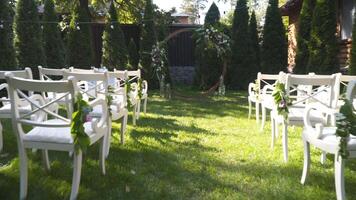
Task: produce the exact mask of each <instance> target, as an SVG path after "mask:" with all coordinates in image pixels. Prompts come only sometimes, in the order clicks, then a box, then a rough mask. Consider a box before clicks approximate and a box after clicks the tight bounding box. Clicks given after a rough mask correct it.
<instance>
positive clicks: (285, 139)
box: [282, 122, 288, 162]
mask: <svg viewBox="0 0 356 200" xmlns="http://www.w3.org/2000/svg"><path fill="white" fill-rule="evenodd" d="M282 137H283V138H282V140H283V158H284V162H288V125H287V123H286V122H283V135H282Z"/></svg>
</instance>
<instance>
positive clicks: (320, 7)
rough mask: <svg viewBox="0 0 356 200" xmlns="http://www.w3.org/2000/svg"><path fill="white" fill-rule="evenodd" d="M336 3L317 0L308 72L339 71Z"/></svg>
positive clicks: (327, 72)
mask: <svg viewBox="0 0 356 200" xmlns="http://www.w3.org/2000/svg"><path fill="white" fill-rule="evenodd" d="M336 7H337V6H336V1H329V0H317V2H316V5H315V9H314V15H313V20H312V28H311V33H310V34H311V35H310V43H309V52H310V55H309V62H308V67H309V71H310V72H315V73H317V74H330V73H334V72H337V71H339V67H338V60H337V53H338V44H337V38H336Z"/></svg>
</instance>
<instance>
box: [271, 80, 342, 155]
mask: <svg viewBox="0 0 356 200" xmlns="http://www.w3.org/2000/svg"><path fill="white" fill-rule="evenodd" d="M340 76H341V74H333V75H330V76H323V75H321V76H319V75H313V74H310V75H291V74H288V75H287V77H286V83H285V89H286V94H288V95H289V98H290V100H291V101H292V105H289V106H288V109H289V114H288V119H287V120H284V118H283V117H282V116H280V115H279V114H278V112H277V106H278V105H275V107H274V109H273V110H272V111H271V124H272V128H271V136H272V142H271V147H272V148H273V147H274V142H275V138H276V132H277V131H278V125H279V124H281V125H282V142H283V158H284V161H285V162H287V161H288V126H289V125H296V126H302V125H303V116H304V111H305V107H306V105H308V104H310V103H313V104H321V105H324V106H325V107H328V108H329V109H334V110H335V109H336V107H337V100H338V98H339V89H340ZM312 117H313V118H312V119H311V120H312V121H313V123H314V124H316V123H319V122H325V121H327V120H329V119H330V117H332V116H330V115H323V116H320V115H319V114H318V113H314V112H312ZM320 119H323V121H320Z"/></svg>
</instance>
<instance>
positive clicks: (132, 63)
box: [128, 38, 140, 70]
mask: <svg viewBox="0 0 356 200" xmlns="http://www.w3.org/2000/svg"><path fill="white" fill-rule="evenodd" d="M128 53H129V69H133V70H136V69H137V68H138V63H139V60H140V55H139V53H138V51H137V47H136V44H135V41H134V40H133V39H132V38H131V40H130V43H129V46H128Z"/></svg>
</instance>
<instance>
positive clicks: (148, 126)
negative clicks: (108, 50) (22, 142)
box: [0, 91, 356, 200]
mask: <svg viewBox="0 0 356 200" xmlns="http://www.w3.org/2000/svg"><path fill="white" fill-rule="evenodd" d="M184 92H185V93H186V94H187V93H188V94H187V95H190V96H192V97H189V98H184V97H179V98H178V97H177V98H175V99H173V100H171V101H167V100H163V99H160V98H158V97H157V96H154V97H152V98H151V99H150V101H149V104H148V114H147V115H146V116H144V115H141V118H140V120H139V122H138V125H137V126H136V127H133V126H132V125H131V121H130V120H129V124H130V125H129V126H128V130H127V134H126V138H127V140H126V144H125V145H120V144H119V141H118V140H116V139H114V140H113V145H112V148H111V150H110V155H109V158H108V160H107V162H106V164H107V165H106V169H107V175H106V176H102V175H101V173H100V168H99V165H98V155H99V150H98V149H99V146H98V145H96V146H93V147H92V148H90V150H89V152H88V153H87V154H86V155H85V157H84V163H83V169H82V179H81V184H80V191H79V199H323V200H325V199H335V197H336V196H335V192H334V191H335V190H334V176H333V174H334V173H333V157H330V156H329V157H328V161H327V164H326V165H325V166H322V165H321V164H320V163H319V156H320V152H319V151H316V150H315V149H313V148H312V165H311V174H310V176H309V178H308V180H307V185H306V186H302V185H301V184H300V183H299V181H300V177H301V173H302V164H303V146H302V142H301V139H300V135H301V128H290V129H289V130H290V135H289V144H290V145H289V147H290V148H289V153H290V154H289V162H288V163H287V164H285V163H284V162H283V158H282V145H281V138H279V139H278V141H277V144H276V146H275V149H274V150H273V151H272V150H271V148H270V125H269V124H268V123H267V126H266V129H265V131H264V132H263V133H260V132H259V131H258V130H259V126H258V125H257V124H256V122H255V120H254V119H251V120H248V119H247V112H248V110H247V103H246V102H247V99H246V97H245V93H229V95H228V96H227V97H213V98H201V97H198V96H196V95H197V93H195V92H192V91H184ZM194 96H195V97H194ZM3 124H4V127H5V131H4V135H5V138H4V145H5V146H4V151H3V152H2V153H0V199H18V195H19V170H18V164H19V160H18V157H17V147H16V140H15V136H14V135H13V134H12V133H11V128H10V125H9V124H10V123H9V121H3ZM113 126H114V130H115V131H116V133H115V136H116V137H118V130H119V127H120V124H116V123H115V124H114V125H113ZM28 155H29V158H30V163H29V188H28V197H29V198H28V199H67V198H69V194H70V189H71V180H72V179H71V178H72V167H71V164H72V159H71V158H70V157H69V156H68V153H58V152H50V160H51V167H52V170H51V171H50V172H46V171H44V170H43V168H42V162H41V157H40V153H37V154H36V153H31V152H28ZM355 169H356V162H355V161H349V162H347V164H346V169H345V173H346V192H347V196H348V199H356V192H354V190H353V188H355V187H356V172H355Z"/></svg>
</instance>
